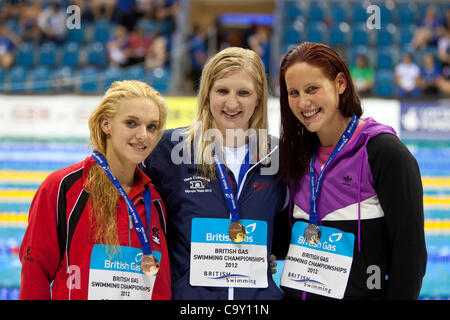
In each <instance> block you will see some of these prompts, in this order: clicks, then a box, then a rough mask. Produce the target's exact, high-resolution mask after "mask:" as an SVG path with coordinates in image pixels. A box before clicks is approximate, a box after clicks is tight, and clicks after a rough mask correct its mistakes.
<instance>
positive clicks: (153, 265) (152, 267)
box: [141, 254, 159, 276]
mask: <svg viewBox="0 0 450 320" xmlns="http://www.w3.org/2000/svg"><path fill="white" fill-rule="evenodd" d="M141 268H142V272H144V273H145V274H147V275H150V276H153V275H155V274H156V273H157V272H158V270H159V262H158V260H157V259H156V258H155V257H154V256H153V255H152V254H145V255H143V256H142V259H141Z"/></svg>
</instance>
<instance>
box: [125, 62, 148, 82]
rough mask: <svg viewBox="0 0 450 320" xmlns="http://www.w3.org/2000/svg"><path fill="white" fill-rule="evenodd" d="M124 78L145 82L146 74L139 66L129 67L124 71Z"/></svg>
mask: <svg viewBox="0 0 450 320" xmlns="http://www.w3.org/2000/svg"><path fill="white" fill-rule="evenodd" d="M124 78H125V79H127V80H140V81H144V82H145V81H146V80H147V79H146V78H147V74H146V72H145V69H144V68H143V67H142V66H141V65H135V66H131V67H128V68H126V69H125V71H124Z"/></svg>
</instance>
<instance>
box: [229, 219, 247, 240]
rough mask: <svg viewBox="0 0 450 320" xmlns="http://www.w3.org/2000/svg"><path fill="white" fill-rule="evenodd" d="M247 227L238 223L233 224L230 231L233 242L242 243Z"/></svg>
mask: <svg viewBox="0 0 450 320" xmlns="http://www.w3.org/2000/svg"><path fill="white" fill-rule="evenodd" d="M245 232H246V231H245V227H244V226H243V225H242V224H241V223H240V222H239V221H238V222H231V225H230V228H229V229H228V235H229V236H230V239H231V241H233V242H237V243H239V242H242V241H244V238H245Z"/></svg>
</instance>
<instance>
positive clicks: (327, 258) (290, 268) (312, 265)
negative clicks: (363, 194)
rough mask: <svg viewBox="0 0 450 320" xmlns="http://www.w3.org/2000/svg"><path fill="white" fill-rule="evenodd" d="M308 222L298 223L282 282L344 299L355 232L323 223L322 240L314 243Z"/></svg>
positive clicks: (289, 285)
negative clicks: (308, 234)
mask: <svg viewBox="0 0 450 320" xmlns="http://www.w3.org/2000/svg"><path fill="white" fill-rule="evenodd" d="M307 226H308V223H307V222H303V221H297V222H296V223H295V224H294V227H293V229H292V238H291V244H290V247H289V251H288V254H287V256H286V260H285V263H284V268H283V273H282V275H281V285H282V286H286V287H290V288H294V289H298V290H303V291H306V292H311V293H314V294H318V295H322V296H327V297H331V298H336V299H342V298H343V297H344V293H345V288H346V287H347V282H348V277H349V274H350V269H351V266H352V261H353V245H354V241H355V235H354V234H353V233H346V232H342V231H341V230H339V229H335V228H330V227H324V226H320V230H321V232H322V236H321V238H320V241H319V242H318V243H316V244H310V243H308V242H307V241H306V240H305V237H304V232H305V228H306V227H307Z"/></svg>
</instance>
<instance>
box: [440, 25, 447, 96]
mask: <svg viewBox="0 0 450 320" xmlns="http://www.w3.org/2000/svg"><path fill="white" fill-rule="evenodd" d="M438 58H439V62H440V64H441V76H440V77H439V78H438V80H437V85H438V88H439V89H440V90H441V92H442V93H445V94H450V30H448V29H445V31H444V32H443V34H442V36H441V37H440V38H439V40H438Z"/></svg>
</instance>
